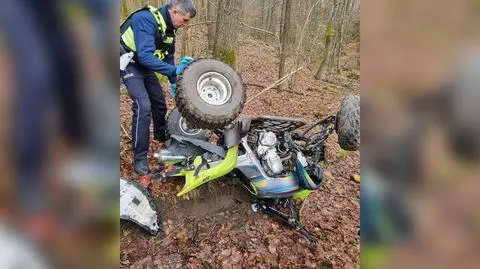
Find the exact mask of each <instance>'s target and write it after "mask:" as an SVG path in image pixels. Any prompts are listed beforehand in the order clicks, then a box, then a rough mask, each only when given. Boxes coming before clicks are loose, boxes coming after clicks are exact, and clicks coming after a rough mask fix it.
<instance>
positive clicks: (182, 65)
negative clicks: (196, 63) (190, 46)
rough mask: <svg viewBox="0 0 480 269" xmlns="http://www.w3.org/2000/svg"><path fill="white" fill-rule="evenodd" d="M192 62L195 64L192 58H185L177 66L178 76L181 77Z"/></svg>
mask: <svg viewBox="0 0 480 269" xmlns="http://www.w3.org/2000/svg"><path fill="white" fill-rule="evenodd" d="M190 62H193V58H192V57H188V56H185V57H183V58H182V59H181V60H180V62H179V63H178V66H177V75H180V74H181V73H182V72H183V70H184V69H185V67H187V65H188V64H189V63H190Z"/></svg>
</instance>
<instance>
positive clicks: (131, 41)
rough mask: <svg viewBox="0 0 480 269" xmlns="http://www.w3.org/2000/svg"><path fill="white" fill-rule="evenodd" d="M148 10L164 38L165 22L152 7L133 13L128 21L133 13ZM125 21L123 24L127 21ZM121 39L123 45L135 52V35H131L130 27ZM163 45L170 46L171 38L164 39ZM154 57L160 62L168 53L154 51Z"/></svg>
mask: <svg viewBox="0 0 480 269" xmlns="http://www.w3.org/2000/svg"><path fill="white" fill-rule="evenodd" d="M147 8H148V10H149V11H150V13H151V14H152V15H153V17H154V18H155V21H156V22H157V24H158V29H159V30H160V33H161V34H162V35H163V36H165V31H166V30H167V24H166V23H165V20H164V18H163V16H162V14H161V13H160V12H159V11H158V9H156V8H155V7H153V6H146V7H144V8H141V9H139V10H137V11H135V12H133V13H132V14H131V15H130V16H129V17H128V18H127V20H128V19H130V18H131V16H132V15H133V14H135V13H137V12H138V11H142V10H146V9H147ZM127 20H125V22H126V21H127ZM121 39H122V41H123V42H124V43H125V45H126V46H127V47H128V48H129V49H130V50H131V51H133V52H136V51H137V48H136V46H135V34H134V33H133V30H132V27H131V26H129V27H128V28H127V29H126V30H125V32H124V33H123V34H122V35H121ZM163 43H165V44H172V43H173V37H166V38H165V39H164V40H163ZM153 54H154V55H155V57H157V58H159V59H160V60H163V59H164V58H165V57H166V56H167V55H168V52H167V51H163V50H155V52H154V53H153Z"/></svg>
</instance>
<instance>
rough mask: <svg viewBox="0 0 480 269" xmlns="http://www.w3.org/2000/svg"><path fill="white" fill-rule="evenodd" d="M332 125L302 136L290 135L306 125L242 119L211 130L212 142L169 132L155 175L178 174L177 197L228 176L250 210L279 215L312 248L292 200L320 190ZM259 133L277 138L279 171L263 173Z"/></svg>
mask: <svg viewBox="0 0 480 269" xmlns="http://www.w3.org/2000/svg"><path fill="white" fill-rule="evenodd" d="M169 120H171V119H169ZM335 122H336V117H335V116H331V117H328V118H326V119H323V120H321V121H319V122H317V123H315V124H314V125H313V126H312V127H310V128H309V129H310V130H311V129H312V128H313V127H316V126H320V129H321V130H320V131H319V132H317V133H315V134H313V135H311V136H306V132H305V133H303V134H299V133H295V132H294V131H295V130H297V129H298V128H300V127H302V126H304V125H305V124H306V122H305V121H303V120H300V119H291V118H282V117H255V118H244V119H241V120H237V121H236V122H234V123H232V124H230V125H229V126H227V127H226V128H225V129H224V130H223V131H217V132H216V134H217V136H218V137H219V140H218V141H217V143H216V144H214V143H209V142H207V141H204V140H203V139H196V138H192V137H186V136H182V134H178V133H177V134H171V137H170V141H169V145H168V147H167V148H166V149H165V150H162V151H160V152H158V153H157V154H156V155H155V156H156V157H157V158H158V159H159V160H160V162H162V163H163V164H164V165H165V166H164V167H163V170H162V171H161V172H160V174H159V175H157V177H158V176H160V177H162V178H168V177H173V176H175V177H176V176H184V177H185V185H184V187H183V188H182V189H181V190H180V192H179V193H178V194H177V196H183V195H185V194H187V193H188V192H190V191H192V190H194V189H196V188H198V187H200V186H201V185H203V184H205V183H207V182H209V181H212V180H214V179H218V178H221V177H222V176H224V175H227V174H231V175H233V176H235V177H236V178H239V179H240V181H241V184H242V186H244V188H245V189H247V190H248V191H249V192H250V193H251V194H252V196H253V198H254V203H253V204H252V209H253V210H254V211H256V212H265V213H269V214H272V215H275V216H276V217H279V218H280V219H281V220H283V221H285V222H286V223H287V224H290V225H291V226H293V227H294V228H296V229H297V230H299V231H300V232H301V233H302V234H303V235H304V236H305V237H306V238H307V239H308V240H309V242H310V243H311V244H312V245H313V244H314V242H315V237H314V236H313V235H312V234H310V233H309V232H307V231H306V230H305V229H304V228H303V226H302V224H301V223H300V220H299V216H298V212H297V211H296V210H295V208H294V204H295V203H294V201H295V200H297V201H298V200H300V201H301V200H303V199H305V198H306V197H307V196H308V195H310V194H311V193H312V192H313V191H314V190H315V189H317V188H319V187H320V186H321V183H322V182H323V169H322V168H321V166H320V163H322V162H324V161H326V160H325V141H326V139H327V138H328V136H329V134H330V133H332V132H333V131H334V129H335ZM307 131H308V130H307ZM265 132H273V133H274V134H275V135H276V137H277V138H278V144H277V146H276V147H277V150H278V152H279V155H280V157H281V160H282V163H283V164H284V170H283V171H282V172H281V173H277V174H271V173H268V171H266V170H265V169H264V164H262V160H261V159H260V158H259V156H258V155H257V153H256V148H257V144H258V141H259V137H260V135H261V134H262V133H265ZM190 133H192V132H190ZM284 209H286V211H287V213H285V212H283V211H285V210H284Z"/></svg>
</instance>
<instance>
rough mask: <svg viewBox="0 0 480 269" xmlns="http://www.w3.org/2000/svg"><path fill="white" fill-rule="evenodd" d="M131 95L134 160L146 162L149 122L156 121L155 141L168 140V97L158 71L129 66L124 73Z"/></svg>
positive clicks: (123, 77)
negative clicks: (166, 116)
mask: <svg viewBox="0 0 480 269" xmlns="http://www.w3.org/2000/svg"><path fill="white" fill-rule="evenodd" d="M121 75H122V79H123V83H124V84H125V86H126V87H127V90H128V95H129V96H130V98H132V101H133V104H132V111H133V118H132V147H133V153H134V157H135V161H141V160H146V159H147V152H148V147H149V140H150V122H151V120H152V119H153V138H154V139H155V140H158V141H161V142H163V141H165V114H166V112H167V106H166V104H165V97H164V96H163V90H162V87H161V86H160V82H159V81H158V78H157V76H156V75H155V72H153V71H150V70H148V69H146V68H144V67H142V66H140V65H137V64H133V63H130V64H129V65H128V66H127V68H126V70H125V71H123V72H121Z"/></svg>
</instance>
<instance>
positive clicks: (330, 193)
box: [120, 29, 360, 268]
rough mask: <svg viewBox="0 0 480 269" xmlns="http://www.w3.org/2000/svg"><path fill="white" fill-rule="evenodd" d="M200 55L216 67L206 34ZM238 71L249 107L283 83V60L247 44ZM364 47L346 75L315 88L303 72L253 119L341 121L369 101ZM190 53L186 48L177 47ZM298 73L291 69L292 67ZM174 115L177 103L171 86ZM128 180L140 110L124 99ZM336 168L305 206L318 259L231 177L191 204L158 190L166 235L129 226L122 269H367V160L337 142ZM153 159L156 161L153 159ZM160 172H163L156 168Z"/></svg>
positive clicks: (348, 57) (173, 184) (256, 109)
mask: <svg viewBox="0 0 480 269" xmlns="http://www.w3.org/2000/svg"><path fill="white" fill-rule="evenodd" d="M192 40H193V41H194V45H193V47H194V48H193V49H194V53H193V55H194V56H195V58H206V57H208V55H207V52H206V50H205V49H204V48H205V44H206V34H205V29H202V30H200V31H196V32H195V34H194V35H193V36H192ZM240 40H241V41H240V53H239V62H238V68H237V71H238V72H239V73H240V75H241V77H242V79H243V81H244V83H245V85H246V91H247V99H249V98H251V97H252V96H254V95H256V94H257V93H259V92H260V91H261V90H262V89H263V88H265V87H267V86H269V85H270V84H272V83H273V82H274V81H276V80H277V76H278V63H279V58H278V52H277V48H276V47H274V46H270V45H266V44H259V42H256V41H255V40H254V39H252V38H250V37H246V36H242V38H241V39H240ZM356 46H358V44H352V45H351V46H346V49H345V51H346V53H345V55H343V56H342V59H341V64H342V65H344V66H346V67H345V68H344V69H343V70H342V72H341V74H333V75H330V76H327V77H326V78H325V79H323V80H319V81H317V80H315V79H314V78H313V74H314V72H315V70H310V69H309V68H303V69H302V70H301V71H300V72H299V73H298V74H297V75H296V76H295V85H294V86H293V87H290V88H289V89H287V90H286V91H281V92H279V91H277V90H276V89H272V90H270V91H268V92H266V93H265V94H263V95H261V96H260V97H259V98H257V99H255V100H253V101H252V102H250V103H248V105H246V107H245V109H244V110H243V112H242V116H244V115H272V116H285V117H300V118H304V119H307V120H308V121H310V122H313V121H314V120H315V119H320V118H322V117H326V116H328V115H332V114H334V113H336V111H337V110H338V108H339V106H340V104H341V102H342V100H343V98H344V97H345V96H347V95H349V94H359V93H360V81H359V80H360V78H359V76H360V72H359V70H358V66H356V64H351V63H352V62H355V63H356V59H358V57H359V56H358V53H357V52H356V51H357V50H356ZM177 48H180V44H177ZM287 66H288V65H287ZM164 89H165V90H164V91H165V94H166V95H165V96H166V98H167V103H168V109H169V111H170V110H171V109H172V108H173V107H174V101H173V99H172V98H171V96H170V93H169V86H168V84H167V85H164ZM120 101H121V106H120V115H121V124H122V126H123V128H124V129H125V130H123V129H120V135H121V154H120V157H121V168H120V169H121V176H122V177H124V178H130V179H135V178H137V176H136V175H135V173H134V171H133V170H134V169H133V165H132V151H131V140H130V138H129V133H130V128H131V114H132V112H131V101H130V98H129V97H128V95H126V94H122V95H121V99H120ZM327 147H328V161H329V165H328V167H327V169H326V172H325V178H324V185H323V186H322V187H321V188H320V189H318V190H316V191H315V192H313V194H312V195H310V197H309V198H308V199H307V200H306V201H305V204H304V205H303V210H302V215H301V218H302V221H303V223H304V225H305V226H306V228H307V229H308V230H310V231H312V232H313V233H314V234H316V236H317V237H318V242H317V247H316V250H311V249H309V248H308V244H307V242H306V240H305V239H304V238H303V237H302V236H301V235H300V234H298V233H297V232H296V231H294V230H293V229H291V228H289V227H286V226H283V225H282V224H280V223H279V222H277V221H276V220H275V219H273V218H271V217H269V216H266V215H262V214H259V213H254V212H252V211H251V208H250V197H249V196H248V195H247V193H246V191H244V190H243V189H241V187H240V186H239V185H238V184H237V181H236V179H235V178H229V177H225V178H224V179H223V180H216V181H213V182H211V183H209V184H207V185H206V186H203V187H201V188H199V189H198V190H196V191H194V192H193V193H191V194H189V195H188V197H184V198H182V199H179V198H177V197H176V196H175V194H176V193H177V192H178V191H179V190H180V188H181V187H182V186H183V182H182V180H181V179H178V180H177V179H175V180H172V181H168V182H165V183H159V184H156V185H155V186H154V188H153V191H152V195H153V197H154V199H155V201H156V203H157V205H158V207H159V210H160V212H161V215H162V220H163V230H164V233H163V234H162V235H159V236H155V237H152V236H150V235H148V234H147V233H145V232H144V231H142V230H141V229H140V228H138V227H137V226H135V225H133V224H131V223H128V222H122V224H121V231H120V232H121V257H120V258H121V268H359V267H360V236H359V234H358V232H359V228H360V205H359V197H360V185H359V184H357V183H355V182H353V181H351V180H350V175H352V174H359V173H360V153H359V152H358V151H357V152H347V151H343V150H341V149H340V147H339V146H338V144H337V137H336V135H335V134H333V135H331V136H330V138H329V139H328V141H327ZM149 155H150V156H152V152H150V154H149ZM150 161H151V163H150V165H151V167H155V166H156V165H157V164H156V163H155V162H154V160H153V159H151V160H150Z"/></svg>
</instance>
